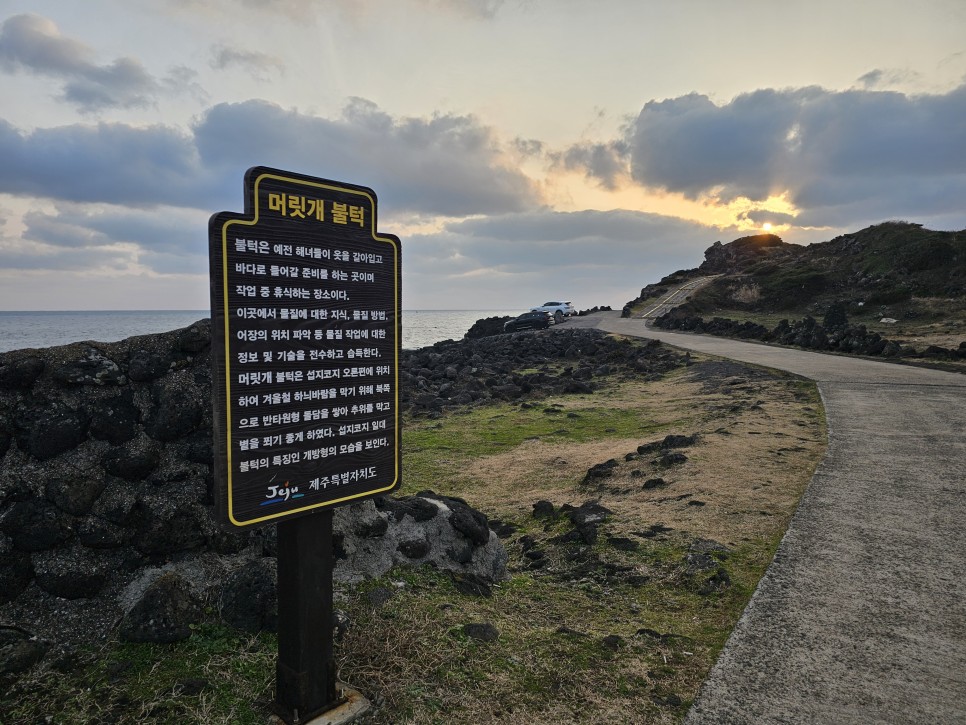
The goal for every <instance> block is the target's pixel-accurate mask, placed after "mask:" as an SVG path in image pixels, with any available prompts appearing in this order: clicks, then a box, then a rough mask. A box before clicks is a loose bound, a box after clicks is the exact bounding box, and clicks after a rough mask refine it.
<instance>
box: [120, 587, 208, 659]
mask: <svg viewBox="0 0 966 725" xmlns="http://www.w3.org/2000/svg"><path fill="white" fill-rule="evenodd" d="M201 619H202V609H201V606H200V603H199V602H198V601H197V600H196V599H195V597H194V596H193V595H192V593H191V588H190V586H189V585H188V583H187V582H185V581H184V580H183V579H182V578H181V577H179V576H178V575H177V574H173V573H170V572H168V573H164V574H161V576H159V577H158V578H157V579H155V580H154V582H152V583H151V584H150V585H149V586H148V587H147V588H146V589H145V590H144V592H143V593H142V594H141V596H140V597H139V598H138V599H137V601H136V602H135V603H134V606H133V607H131V609H130V610H128V611H127V612H126V613H125V614H124V618H123V619H122V620H121V625H120V628H119V630H118V633H119V635H120V637H121V639H122V640H124V641H125V642H151V643H158V644H164V643H169V642H180V641H181V640H185V639H188V637H190V636H191V625H192V624H198V623H199V622H200V621H201Z"/></svg>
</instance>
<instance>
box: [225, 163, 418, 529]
mask: <svg viewBox="0 0 966 725" xmlns="http://www.w3.org/2000/svg"><path fill="white" fill-rule="evenodd" d="M208 232H209V259H210V265H211V316H212V385H213V389H212V400H213V406H214V444H215V487H216V494H215V498H216V502H217V503H218V505H219V507H220V509H221V512H222V520H223V521H225V522H227V523H228V524H229V525H230V526H232V527H243V526H254V525H262V524H267V523H274V522H277V521H278V520H279V519H282V518H285V517H291V516H297V515H303V514H308V513H311V512H312V511H314V510H317V509H319V508H320V507H325V506H335V505H339V504H345V503H352V502H354V501H358V500H359V499H360V498H363V497H365V496H371V495H376V494H382V493H386V492H388V491H390V490H392V489H393V488H395V487H397V486H398V485H399V483H400V475H401V463H400V461H401V452H400V441H399V436H400V428H399V349H400V342H401V309H400V303H401V296H400V244H399V239H397V238H396V237H394V236H392V235H390V234H381V233H379V232H378V231H377V230H376V195H375V193H374V192H373V191H372V190H371V189H367V188H365V187H361V186H355V185H353V184H345V183H342V182H337V181H329V180H326V179H320V178H316V177H312V176H304V175H302V174H295V173H292V172H289V171H281V170H278V169H270V168H267V167H255V168H252V169H249V170H248V172H247V173H246V174H245V214H244V215H241V214H235V213H231V212H222V213H220V214H215V215H214V216H212V218H211V221H210V222H209V227H208Z"/></svg>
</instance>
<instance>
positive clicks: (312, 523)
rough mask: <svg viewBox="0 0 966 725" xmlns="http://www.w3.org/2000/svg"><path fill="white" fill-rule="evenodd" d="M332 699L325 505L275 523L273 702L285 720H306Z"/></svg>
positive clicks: (328, 536)
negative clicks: (276, 556)
mask: <svg viewBox="0 0 966 725" xmlns="http://www.w3.org/2000/svg"><path fill="white" fill-rule="evenodd" d="M335 702H336V692H335V659H334V657H333V655H332V511H331V509H329V510H323V511H320V512H318V513H316V514H313V515H311V516H303V517H296V518H292V519H287V520H284V521H280V522H279V524H278V664H277V667H276V694H275V703H276V705H277V706H278V708H279V709H280V710H281V711H282V714H283V715H284V716H285V718H286V719H287V720H288V721H289V722H304V721H305V720H307V719H311V718H312V717H314V716H315V715H318V714H320V713H322V712H324V711H326V710H328V709H330V708H331V707H332V706H333V705H335Z"/></svg>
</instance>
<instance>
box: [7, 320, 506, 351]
mask: <svg viewBox="0 0 966 725" xmlns="http://www.w3.org/2000/svg"><path fill="white" fill-rule="evenodd" d="M520 312H521V310H404V311H403V335H402V346H403V347H404V348H406V349H415V348H418V347H425V346H427V345H432V344H433V343H436V342H439V341H440V340H459V339H461V338H462V337H463V335H464V334H466V331H467V330H469V329H470V327H472V326H473V323H474V322H476V321H477V320H479V319H481V318H484V317H494V316H501V317H502V316H505V315H513V316H516V315H518V314H519V313H520ZM208 316H209V312H208V310H98V311H68V312H2V311H0V352H7V351H8V350H19V349H21V348H25V347H52V346H54V345H66V344H68V343H70V342H81V341H87V340H90V341H94V342H116V341H118V340H123V339H125V338H128V337H131V336H132V335H149V334H153V333H157V332H167V331H168V330H176V329H178V328H180V327H187V326H188V325H190V324H192V323H194V322H197V321H198V320H201V319H204V318H206V317H208Z"/></svg>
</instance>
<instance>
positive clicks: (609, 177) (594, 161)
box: [549, 141, 628, 191]
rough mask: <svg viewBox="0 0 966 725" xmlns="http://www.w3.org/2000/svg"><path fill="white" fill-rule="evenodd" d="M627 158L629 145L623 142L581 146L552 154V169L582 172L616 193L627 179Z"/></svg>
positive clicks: (582, 144)
mask: <svg viewBox="0 0 966 725" xmlns="http://www.w3.org/2000/svg"><path fill="white" fill-rule="evenodd" d="M626 155H627V144H626V143H624V142H623V141H611V142H608V143H589V142H581V143H578V144H574V145H573V146H571V147H570V148H568V149H566V150H565V151H563V152H553V153H551V154H550V155H549V158H550V162H551V168H558V169H565V170H566V171H583V172H584V174H585V175H586V176H587V178H589V179H594V180H596V181H597V182H598V183H599V184H600V185H601V186H602V187H604V188H605V189H608V190H611V191H613V190H615V189H617V188H618V187H619V186H621V185H622V182H623V181H624V180H626V178H627V176H628V173H627V161H626Z"/></svg>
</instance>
